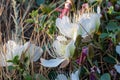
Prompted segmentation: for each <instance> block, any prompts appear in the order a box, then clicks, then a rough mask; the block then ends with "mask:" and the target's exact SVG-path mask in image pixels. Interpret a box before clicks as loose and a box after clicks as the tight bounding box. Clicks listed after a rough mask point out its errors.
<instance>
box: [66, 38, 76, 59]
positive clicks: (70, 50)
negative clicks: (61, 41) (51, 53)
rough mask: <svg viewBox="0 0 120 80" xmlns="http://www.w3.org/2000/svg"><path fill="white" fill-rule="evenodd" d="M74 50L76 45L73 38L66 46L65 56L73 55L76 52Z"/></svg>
mask: <svg viewBox="0 0 120 80" xmlns="http://www.w3.org/2000/svg"><path fill="white" fill-rule="evenodd" d="M74 50H75V45H74V41H73V40H72V41H71V42H70V43H69V44H68V45H67V46H66V51H65V55H64V56H65V57H67V58H69V57H72V56H73V54H74Z"/></svg>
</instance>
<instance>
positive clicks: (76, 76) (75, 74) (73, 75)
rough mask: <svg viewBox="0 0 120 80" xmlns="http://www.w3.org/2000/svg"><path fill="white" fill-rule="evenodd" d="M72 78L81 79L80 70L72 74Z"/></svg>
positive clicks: (74, 79)
mask: <svg viewBox="0 0 120 80" xmlns="http://www.w3.org/2000/svg"><path fill="white" fill-rule="evenodd" d="M71 80H79V70H77V71H76V72H75V73H72V74H71Z"/></svg>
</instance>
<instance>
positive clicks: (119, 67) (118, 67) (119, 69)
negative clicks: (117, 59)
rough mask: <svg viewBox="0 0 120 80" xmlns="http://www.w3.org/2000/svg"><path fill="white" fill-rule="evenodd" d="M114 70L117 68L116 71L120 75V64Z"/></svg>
mask: <svg viewBox="0 0 120 80" xmlns="http://www.w3.org/2000/svg"><path fill="white" fill-rule="evenodd" d="M114 68H115V69H116V71H117V72H118V73H119V74H120V64H116V65H114Z"/></svg>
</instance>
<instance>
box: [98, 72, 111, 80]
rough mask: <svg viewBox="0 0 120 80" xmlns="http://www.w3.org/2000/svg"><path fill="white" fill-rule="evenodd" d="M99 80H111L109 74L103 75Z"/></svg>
mask: <svg viewBox="0 0 120 80" xmlns="http://www.w3.org/2000/svg"><path fill="white" fill-rule="evenodd" d="M100 80H111V78H110V74H109V73H104V74H103V75H102V76H101V77H100Z"/></svg>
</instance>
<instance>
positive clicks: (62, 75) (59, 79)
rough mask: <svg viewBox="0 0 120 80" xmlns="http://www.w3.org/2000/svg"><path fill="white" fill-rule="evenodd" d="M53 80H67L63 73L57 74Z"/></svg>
mask: <svg viewBox="0 0 120 80" xmlns="http://www.w3.org/2000/svg"><path fill="white" fill-rule="evenodd" d="M55 80H68V79H67V77H66V76H65V75H64V74H58V75H57V78H56V79H55Z"/></svg>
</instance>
